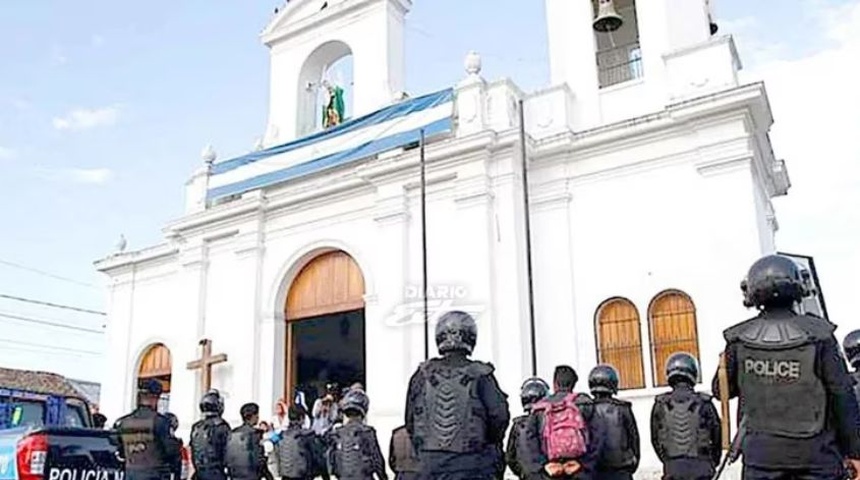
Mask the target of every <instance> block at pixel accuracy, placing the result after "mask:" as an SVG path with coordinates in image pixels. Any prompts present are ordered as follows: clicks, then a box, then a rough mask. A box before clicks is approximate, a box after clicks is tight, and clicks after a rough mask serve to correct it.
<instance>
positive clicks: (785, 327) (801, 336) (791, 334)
mask: <svg viewBox="0 0 860 480" xmlns="http://www.w3.org/2000/svg"><path fill="white" fill-rule="evenodd" d="M833 330H834V327H833V325H832V324H830V323H828V322H827V321H825V320H824V319H821V318H817V317H809V316H805V315H797V316H790V317H785V318H765V317H763V316H761V315H759V316H758V317H756V318H753V319H751V320H747V321H746V322H743V323H742V324H740V325H737V326H735V327H732V328H730V329H729V330H727V331H726V340H727V341H730V342H731V341H737V342H743V343H747V344H752V345H756V346H758V347H759V348H791V347H794V346H799V345H803V344H806V343H809V342H818V341H821V340H824V339H826V338H827V337H830V336H832V334H833Z"/></svg>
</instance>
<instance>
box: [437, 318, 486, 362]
mask: <svg viewBox="0 0 860 480" xmlns="http://www.w3.org/2000/svg"><path fill="white" fill-rule="evenodd" d="M477 341H478V325H477V324H476V323H475V319H474V318H472V316H471V315H469V314H468V313H466V312H460V311H456V310H455V311H452V312H447V313H445V314H444V315H442V317H441V318H440V319H439V322H438V323H437V324H436V347H438V348H439V353H440V354H442V355H445V354H446V353H450V352H456V351H462V352H465V353H466V354H467V355H470V354H471V353H472V350H473V349H474V348H475V343H477Z"/></svg>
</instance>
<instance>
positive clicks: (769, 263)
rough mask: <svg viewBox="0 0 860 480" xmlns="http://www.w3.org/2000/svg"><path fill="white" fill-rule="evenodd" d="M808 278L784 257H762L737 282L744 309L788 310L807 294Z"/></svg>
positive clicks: (805, 272) (798, 267)
mask: <svg viewBox="0 0 860 480" xmlns="http://www.w3.org/2000/svg"><path fill="white" fill-rule="evenodd" d="M808 277H809V272H807V271H805V270H803V269H801V268H800V266H799V265H798V264H797V263H795V261H794V260H792V259H790V258H788V257H784V256H782V255H767V256H765V257H762V258H760V259H758V260H757V261H756V262H755V263H753V265H752V267H750V269H749V272H748V273H747V277H746V278H745V279H744V280H743V281H742V282H741V290H742V291H743V292H744V306H746V307H756V308H760V309H766V308H786V307H791V306H792V305H794V304H795V302H799V301H800V300H802V299H803V297H806V296H807V295H808V294H809V289H808V287H807V286H808V284H809V278H808Z"/></svg>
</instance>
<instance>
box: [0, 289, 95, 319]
mask: <svg viewBox="0 0 860 480" xmlns="http://www.w3.org/2000/svg"><path fill="white" fill-rule="evenodd" d="M0 298H5V299H7V300H15V301H16V302H24V303H33V304H36V305H43V306H46V307H53V308H61V309H63V310H72V311H75V312H83V313H92V314H93V315H104V316H107V313H105V312H99V311H96V310H89V309H86V308H80V307H72V306H70V305H60V304H58V303H51V302H43V301H41V300H33V299H30V298H23V297H16V296H14V295H6V294H3V293H0Z"/></svg>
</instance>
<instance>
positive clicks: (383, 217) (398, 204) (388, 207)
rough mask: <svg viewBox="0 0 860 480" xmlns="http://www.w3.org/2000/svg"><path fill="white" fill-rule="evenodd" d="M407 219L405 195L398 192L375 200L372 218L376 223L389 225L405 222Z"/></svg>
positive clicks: (407, 210) (407, 207)
mask: <svg viewBox="0 0 860 480" xmlns="http://www.w3.org/2000/svg"><path fill="white" fill-rule="evenodd" d="M408 219H409V204H408V201H407V198H406V195H404V194H400V195H397V196H393V197H387V198H380V199H377V200H376V206H375V208H374V211H373V220H374V221H376V222H377V223H379V224H382V225H390V224H394V223H400V222H405V221H406V220H408Z"/></svg>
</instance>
